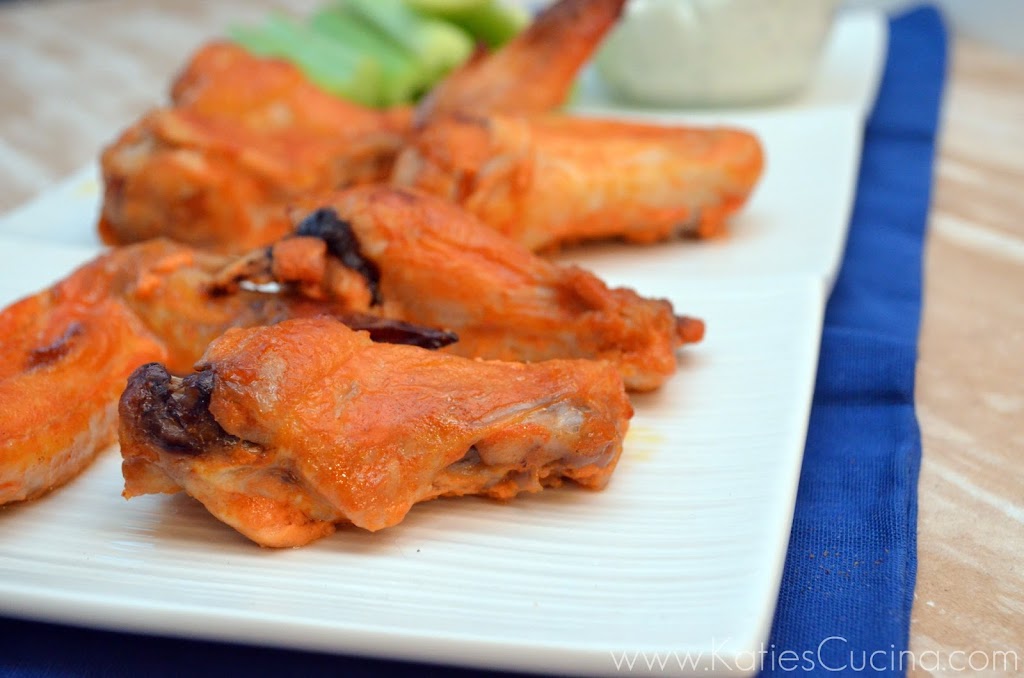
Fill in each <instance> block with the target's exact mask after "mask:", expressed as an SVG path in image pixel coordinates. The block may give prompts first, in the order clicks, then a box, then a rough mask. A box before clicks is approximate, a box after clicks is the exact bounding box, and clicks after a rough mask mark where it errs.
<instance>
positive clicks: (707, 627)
mask: <svg viewBox="0 0 1024 678" xmlns="http://www.w3.org/2000/svg"><path fill="white" fill-rule="evenodd" d="M883 28H884V22H883V21H882V19H881V18H880V17H879V16H877V15H863V14H860V15H849V16H845V17H844V18H843V19H842V20H841V21H840V22H839V24H838V25H837V30H836V32H835V34H834V35H833V39H832V42H831V44H830V48H829V51H828V57H827V59H826V63H825V66H824V67H823V69H822V75H821V78H819V81H818V82H817V83H816V84H815V85H814V87H812V88H811V89H810V90H809V92H808V93H807V95H806V96H805V97H804V98H803V99H801V100H800V101H798V102H795V103H792V104H790V105H787V106H780V107H775V108H772V109H756V110H755V109H750V110H745V111H718V112H703V113H701V114H699V115H675V114H673V115H668V114H659V115H657V116H654V117H655V118H656V119H658V120H661V121H674V120H684V121H697V122H707V121H718V120H721V121H723V122H728V123H731V124H742V125H744V126H747V127H749V128H751V129H753V130H754V131H756V132H757V133H758V134H760V135H761V137H762V139H763V140H764V143H765V146H766V149H767V154H768V168H767V172H766V175H765V178H764V181H763V183H762V185H761V186H760V187H759V189H758V191H757V193H756V195H755V196H754V199H753V201H752V202H751V204H750V206H749V208H748V209H747V210H746V211H745V212H744V213H743V214H742V215H740V216H739V218H738V219H737V220H736V222H735V224H734V227H733V232H732V234H731V236H730V237H728V238H726V239H723V240H720V241H715V242H709V243H672V244H667V245H664V246H659V247H650V248H628V247H622V246H613V245H609V246H601V247H593V248H587V249H583V250H578V251H575V252H573V253H572V254H571V257H570V258H571V260H574V261H578V262H582V263H585V264H586V265H588V266H591V267H593V268H595V269H596V270H597V272H598V273H599V274H601V275H602V276H603V277H605V278H606V279H607V280H608V281H609V282H611V283H613V284H625V285H630V286H633V287H635V288H636V289H638V290H639V291H640V292H641V293H643V294H646V295H651V296H664V297H667V298H669V299H671V300H672V301H673V302H674V303H675V304H676V307H677V309H678V311H679V312H681V313H686V314H691V315H696V316H699V317H702V318H704V319H705V320H706V321H707V323H708V328H709V329H708V336H707V338H706V340H705V341H704V343H702V344H700V345H699V346H697V347H694V348H692V349H688V350H687V351H685V352H684V356H683V359H682V364H681V367H680V373H679V375H678V376H677V377H676V378H674V379H673V380H672V381H670V382H669V384H668V385H667V386H666V387H665V388H663V389H662V390H661V391H659V392H657V393H654V394H649V395H644V396H641V397H636V398H635V399H634V404H635V407H636V416H635V418H634V420H633V423H632V427H631V430H630V434H629V437H628V438H627V441H626V449H625V453H624V455H623V458H622V462H621V464H620V466H619V468H618V470H617V471H616V474H615V477H614V478H613V480H612V483H611V485H610V486H609V487H608V489H607V490H605V491H604V492H599V493H589V492H584V491H577V490H573V489H565V490H557V491H550V492H546V493H542V494H540V495H537V496H529V497H522V498H520V499H517V500H515V501H513V502H510V503H508V504H498V503H495V502H490V501H485V500H476V499H459V500H442V501H437V502H431V503H429V504H426V505H422V506H418V507H417V508H415V509H414V510H413V512H412V513H411V514H410V516H409V517H408V518H407V519H406V521H405V522H404V523H402V524H401V525H399V526H398V527H396V528H393V529H389V530H386V531H384V532H381V533H377V534H368V533H364V532H360V531H357V530H354V529H343V530H341V531H340V532H339V533H338V534H337V535H334V536H332V537H330V538H327V539H324V540H321V541H319V542H316V543H314V544H313V545H311V546H309V547H306V548H303V549H297V550H286V551H268V550H262V549H259V548H256V547H255V546H253V545H252V544H251V543H249V542H248V541H246V540H245V539H243V538H242V537H240V536H239V535H238V534H236V533H235V532H233V531H232V530H231V529H229V528H227V527H225V526H223V525H222V524H220V523H218V522H217V521H215V520H214V519H212V518H211V517H210V516H209V515H208V514H207V513H206V512H205V511H204V510H203V509H202V508H201V507H200V506H199V505H198V504H196V503H195V502H192V501H191V500H189V499H188V498H186V497H141V498H137V499H134V500H132V501H130V502H125V501H124V500H123V499H121V497H120V491H121V487H122V480H121V476H120V468H119V464H120V459H119V455H118V454H117V452H116V450H110V451H108V452H107V453H105V454H104V455H103V456H102V457H101V458H100V460H99V461H98V463H96V464H95V465H94V466H93V467H92V468H90V469H89V470H88V471H87V472H86V473H85V474H84V475H83V476H82V477H81V478H79V479H78V480H76V481H75V482H73V483H71V484H70V485H69V486H68V487H66V488H64V489H62V490H60V491H58V492H55V493H53V494H52V495H50V496H47V497H44V498H43V499H41V500H38V501H34V502H30V503H28V504H25V505H15V506H7V507H3V508H0V613H4V614H10V615H17V616H23V617H30V618H36V619H43V620H49V621H56V622H64V623H74V624H82V625H88V626H96V627H103V628H111V629H123V630H129V631H148V632H155V633H165V634H170V635H180V636H188V637H196V638H214V639H224V640H235V641H240V642H245V643H255V644H267V645H278V646H284V647H293V648H308V649H317V650H325V651H330V652H339V653H353V654H365V655H372V656H381V657H391V658H404V659H412V660H427V661H438V662H446V663H452V664H461V665H468V666H479V667H488V668H499V667H500V668H508V669H518V670H529V671H538V672H553V673H554V672H557V673H573V674H581V673H588V674H596V675H617V674H619V673H621V671H622V670H624V669H622V668H621V666H622V662H623V661H624V660H625V661H626V663H627V664H628V663H629V661H630V660H633V661H636V662H640V663H639V664H635V666H636V667H637V668H640V667H646V666H647V664H646V662H647V661H654V662H655V668H656V670H657V671H658V672H659V673H662V672H664V673H676V674H679V673H683V674H686V673H689V674H696V675H709V674H710V673H712V672H713V673H730V672H731V673H738V674H748V673H751V672H752V669H751V667H752V664H750V661H749V658H751V657H753V654H752V653H756V652H757V650H758V649H759V648H760V644H761V643H762V642H764V640H765V638H766V637H767V633H768V629H769V624H770V622H771V616H772V612H773V609H774V605H775V600H776V597H777V593H778V586H779V579H780V573H781V568H782V563H783V560H784V557H785V551H786V546H787V543H788V536H789V528H790V523H791V519H792V511H793V504H794V498H795V489H796V483H797V479H798V476H799V468H800V459H801V455H802V452H803V445H804V437H805V434H806V429H807V418H808V413H809V407H810V398H811V394H812V390H813V383H814V374H815V368H816V364H817V349H818V342H819V338H820V328H821V316H822V308H823V304H824V298H825V292H826V290H827V288H828V281H829V280H830V279H831V277H832V276H833V275H834V273H835V270H836V266H837V263H838V261H839V256H840V254H841V251H842V243H843V241H844V239H845V227H846V223H847V221H848V218H849V209H850V205H851V204H852V196H853V192H854V180H855V176H856V167H857V162H858V159H859V151H860V129H861V126H862V124H863V115H864V112H865V111H866V110H867V107H868V105H869V103H870V100H871V98H872V97H873V95H874V87H875V83H876V82H877V71H878V69H879V68H880V64H881V62H882V55H883V54H884V45H885V40H884V30H883ZM837 78H839V79H843V78H845V79H846V80H845V82H846V84H847V85H848V86H846V87H843V86H840V84H837V83H836V81H835V80H836V79H837ZM587 101H588V100H587V99H586V98H584V100H583V101H582V102H581V106H584V105H590V106H591V107H592V110H591V109H588V110H587V111H586V112H588V113H590V112H595V111H596V112H600V113H602V114H605V113H608V112H613V113H614V114H615V115H619V116H622V115H640V116H641V117H642V114H639V113H637V112H635V111H624V110H621V109H614V110H611V109H609V108H607V107H606V108H605V109H603V110H599V109H601V106H604V105H605V104H601V102H600V100H599V99H597V98H592V99H590V100H589V104H587ZM599 104H600V105H599ZM648 117H651V116H648ZM98 199H99V195H98V186H97V182H96V178H95V169H94V168H88V169H86V170H84V171H83V172H82V173H80V174H79V175H76V176H75V177H72V178H70V179H69V180H68V181H66V182H64V183H62V184H61V185H59V186H57V187H55V188H54V189H53V190H52V191H49V192H47V193H46V194H44V195H43V196H41V197H40V198H39V199H37V200H36V201H33V202H32V203H30V204H28V205H26V206H24V207H22V208H19V209H18V210H15V211H14V212H12V213H11V214H10V215H9V216H8V217H7V218H6V219H4V220H2V221H0V305H6V304H8V303H10V302H11V301H13V300H14V299H15V298H17V297H19V296H22V295H24V294H28V293H30V292H33V291H35V290H37V289H39V288H40V287H43V286H45V285H47V284H49V283H50V282H52V281H54V280H55V279H57V278H59V277H61V276H63V275H65V274H66V273H67V272H68V271H69V270H70V269H71V268H72V267H73V266H75V265H77V264H78V263H80V262H83V261H85V260H87V259H88V258H90V257H91V256H93V255H94V254H95V253H96V251H98V242H97V241H96V239H95V235H94V219H95V214H96V209H97V202H98ZM645 653H646V654H645ZM662 660H664V661H665V666H664V671H662V670H661V669H660V668H658V667H659V666H660V663H659V662H660V661H662ZM745 662H746V663H745Z"/></svg>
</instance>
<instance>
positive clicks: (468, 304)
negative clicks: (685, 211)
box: [274, 186, 704, 391]
mask: <svg viewBox="0 0 1024 678" xmlns="http://www.w3.org/2000/svg"><path fill="white" fill-rule="evenodd" d="M310 203H311V205H310V207H311V209H310V210H309V211H308V212H302V211H300V212H298V213H297V215H296V222H297V228H298V233H300V234H303V235H307V236H317V237H318V238H320V239H323V240H325V241H326V242H327V244H328V247H327V250H328V252H330V253H331V256H332V257H333V258H334V259H336V260H342V261H346V262H347V263H346V266H347V268H348V270H353V271H360V272H361V279H357V280H356V282H359V283H361V285H362V287H363V288H364V291H363V293H362V294H356V293H355V292H351V291H350V292H348V293H347V294H348V298H349V303H350V304H353V303H354V304H355V305H350V306H349V308H350V310H353V311H365V312H369V313H374V314H377V315H381V316H383V317H386V318H393V319H396V320H403V321H406V322H410V323H414V324H416V325H424V326H427V327H442V328H446V329H449V330H451V331H453V332H455V333H456V334H457V335H458V336H459V341H458V343H456V344H454V345H452V346H450V347H448V348H447V349H446V350H447V351H449V352H452V353H457V354H459V355H464V356H472V357H482V358H489V359H497V360H531V361H536V360H547V359H551V358H590V359H596V360H607V361H609V362H611V363H612V364H614V365H615V366H616V367H617V368H618V369H619V371H620V373H621V374H622V377H623V379H624V380H625V382H626V386H627V387H628V388H630V389H632V390H638V391H646V390H650V389H654V388H657V387H658V386H659V385H661V384H662V383H663V382H664V381H665V380H666V379H667V378H668V377H670V376H671V375H672V374H673V373H674V372H675V370H676V364H677V361H676V350H677V349H678V348H680V347H681V346H682V345H683V344H686V343H691V342H695V341H699V340H700V339H701V337H702V336H703V333H704V325H703V323H702V322H701V321H700V320H697V319H693V318H687V317H677V316H676V315H675V314H674V311H673V308H672V305H671V304H670V303H669V302H668V301H665V300H661V299H645V298H643V297H641V296H640V295H638V294H637V293H636V292H634V291H633V290H630V289H609V288H608V287H607V286H606V285H605V284H604V283H603V282H601V281H600V280H599V279H598V278H597V277H595V276H594V275H593V274H591V273H588V272H587V271H584V270H582V269H580V268H577V267H573V266H559V265H557V264H554V263H552V262H550V261H547V260H545V259H542V258H540V257H538V256H537V255H535V254H533V253H531V252H530V251H529V250H527V249H526V248H525V247H523V246H521V245H518V244H517V243H515V242H513V241H511V240H509V239H508V238H505V237H504V236H502V235H501V234H500V233H498V232H496V231H494V230H492V229H489V228H487V227H485V226H483V225H482V224H480V222H479V221H477V220H476V219H474V218H473V217H472V216H470V215H468V214H467V213H466V212H465V211H463V210H461V209H460V208H458V207H457V206H455V205H453V204H451V203H448V202H446V201H444V200H441V199H439V198H436V197H433V196H429V195H424V194H421V193H418V192H414V191H408V190H403V189H396V188H392V187H387V186H361V187H356V188H352V189H349V190H346V191H342V192H339V193H338V194H336V195H335V196H333V197H331V198H329V199H326V200H317V201H310ZM306 243H307V244H306V245H302V244H301V243H295V244H294V245H293V247H294V248H295V250H296V252H298V251H299V250H300V249H302V248H304V247H307V248H313V247H321V245H320V244H319V243H317V242H316V241H315V240H310V239H307V240H306ZM318 251H319V252H321V253H322V252H323V250H322V249H320V250H318ZM324 256H327V254H326V253H322V254H319V255H318V254H317V253H315V252H313V253H310V254H309V255H307V256H304V257H300V258H301V259H303V260H304V261H306V262H307V264H306V265H309V263H310V262H318V261H320V260H321V259H322V257H324ZM278 259H280V256H279V255H275V256H274V260H278ZM294 268H296V269H298V268H301V266H300V265H296V266H294ZM317 270H324V267H323V265H322V264H317ZM295 275H296V276H298V275H299V274H295ZM304 277H305V278H306V279H308V280H316V279H317V277H318V274H317V273H316V272H315V271H314V272H311V273H309V274H306V275H305V276H304ZM352 284H355V282H353V283H352ZM329 294H331V293H329Z"/></svg>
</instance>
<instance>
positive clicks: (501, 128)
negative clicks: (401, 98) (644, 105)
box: [392, 115, 763, 250]
mask: <svg viewBox="0 0 1024 678" xmlns="http://www.w3.org/2000/svg"><path fill="white" fill-rule="evenodd" d="M762 165H763V157H762V151H761V146H760V144H759V142H758V140H757V138H756V137H754V136H753V135H751V134H749V133H747V132H743V131H739V130H734V129H723V128H717V129H695V128H678V127H663V126H657V125H645V124H638V123H627V122H612V121H604V120H595V119H584V118H568V117H558V116H547V117H533V118H528V117H523V116H505V115H491V116H486V117H473V116H451V117H448V118H445V119H440V120H435V121H433V122H432V123H431V124H430V125H428V126H427V127H426V128H425V129H422V130H420V131H419V132H418V133H417V134H416V135H415V136H414V137H412V138H411V139H410V141H409V145H408V146H407V147H406V148H405V150H404V151H402V153H401V155H399V157H398V160H397V162H396V164H395V169H394V173H393V175H392V181H393V183H395V184H396V185H399V186H409V187H414V188H418V189H420V190H423V191H426V192H429V193H433V194H434V195H439V196H441V197H444V198H446V199H447V200H451V201H453V202H455V203H457V204H459V205H461V206H462V207H464V208H465V209H466V210H468V211H469V212H471V213H472V214H474V215H475V216H477V217H479V218H480V220H481V221H483V222H484V223H486V224H487V225H488V226H491V227H492V228H495V229H497V230H498V231H501V232H502V233H504V234H505V235H507V236H509V237H510V238H512V239H514V240H516V241H518V242H520V243H522V244H523V245H526V246H527V247H529V248H530V249H533V250H546V249H552V248H557V247H559V246H562V245H565V244H569V243H574V242H578V241H582V240H592V239H601V238H622V239H625V240H628V241H631V242H640V243H649V242H655V241H658V240H665V239H668V238H671V237H673V236H677V235H690V236H697V237H707V236H713V235H717V234H719V233H721V232H722V231H723V230H724V228H725V220H726V218H727V217H728V216H729V215H730V214H732V213H733V212H734V211H735V210H737V209H738V208H739V207H740V206H741V205H743V203H744V202H745V201H746V200H747V198H748V196H749V195H750V193H751V191H752V190H753V188H754V186H755V184H756V183H757V180H758V178H759V177H760V175H761V170H762Z"/></svg>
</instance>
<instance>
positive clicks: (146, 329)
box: [0, 240, 455, 505]
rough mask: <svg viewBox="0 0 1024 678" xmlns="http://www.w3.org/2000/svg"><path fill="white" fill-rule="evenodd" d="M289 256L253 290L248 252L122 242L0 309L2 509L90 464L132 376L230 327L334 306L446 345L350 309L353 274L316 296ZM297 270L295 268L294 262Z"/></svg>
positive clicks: (398, 334) (175, 365) (394, 334)
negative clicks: (264, 287) (266, 287)
mask: <svg viewBox="0 0 1024 678" xmlns="http://www.w3.org/2000/svg"><path fill="white" fill-rule="evenodd" d="M289 246H290V243H283V244H282V246H281V248H280V249H281V252H282V254H281V259H282V263H281V264H280V265H278V266H275V267H272V268H271V269H270V270H269V271H268V273H267V274H265V275H261V277H260V279H259V281H255V280H253V281H251V282H253V283H260V284H263V283H265V284H270V285H276V286H277V287H278V290H277V292H276V293H269V292H267V291H259V290H257V289H251V288H250V289H247V288H245V287H243V286H242V285H243V283H246V282H250V281H249V280H248V279H247V275H246V267H247V261H248V259H249V258H229V257H223V256H217V255H213V254H209V253H204V252H198V251H195V250H192V249H191V248H188V247H186V246H183V245H177V244H174V243H171V242H169V241H166V240H154V241H150V242H147V243H142V244H139V245H132V246H129V247H124V248H120V249H115V250H113V251H111V252H109V253H108V254H105V255H103V256H101V257H99V258H98V259H96V260H94V261H92V262H90V263H88V264H86V265H84V266H82V267H81V268H79V269H78V270H77V271H75V272H73V273H72V274H71V275H70V276H68V277H67V278H66V279H64V280H62V281H61V282H59V283H57V284H56V285H54V286H53V287H52V288H50V289H48V290H46V291H43V292H41V293H39V294H36V295H34V296H31V297H28V298H26V299H23V300H22V301H20V302H17V303H15V304H13V305H12V306H9V307H8V308H6V309H4V310H3V311H2V312H0V505H2V504H5V503H7V502H11V501H20V500H24V499H31V498H33V497H36V496H38V495H41V494H43V493H45V492H47V491H49V490H51V489H53V488H55V487H58V486H60V485H62V484H64V483H65V482H67V481H68V480H70V479H71V478H73V477H74V476H75V475H77V474H78V473H79V472H80V471H81V470H82V469H84V468H85V467H86V466H87V465H88V464H89V462H90V461H91V460H92V458H93V457H94V456H95V455H96V453H97V452H98V451H99V450H101V449H103V448H104V447H105V446H107V445H108V444H109V443H110V442H111V441H112V439H113V435H114V431H115V426H116V418H115V416H114V412H115V405H116V403H117V398H118V396H119V395H120V394H121V391H122V389H123V388H124V383H125V379H126V378H127V377H128V375H129V374H130V373H131V372H132V370H134V369H135V368H136V367H138V366H139V365H141V364H143V363H145V362H148V361H153V360H160V361H164V362H166V363H167V364H168V365H169V366H170V367H171V369H173V370H175V371H178V372H187V371H189V370H191V369H192V365H193V364H194V363H195V361H196V360H197V359H198V358H199V357H200V356H201V355H202V353H203V351H204V350H205V349H206V346H207V345H208V344H209V342H210V341H212V340H213V339H214V338H216V337H217V336H219V335H220V334H222V333H223V332H224V331H225V330H226V329H228V328H230V327H237V326H250V325H257V324H265V323H272V322H276V321H278V320H282V319H285V318H293V317H306V316H315V315H320V314H323V313H333V314H335V315H337V316H338V317H340V318H342V319H343V320H344V321H345V322H348V323H349V324H351V325H352V326H354V327H357V328H360V329H366V330H368V331H369V332H370V334H371V336H373V337H374V338H375V339H377V340H381V341H390V342H398V343H415V344H418V345H420V346H426V347H433V348H436V347H440V346H444V345H445V344H448V343H451V342H452V341H454V340H455V336H454V335H453V334H451V333H450V332H443V331H437V330H432V329H428V328H419V327H415V326H413V325H410V324H408V323H402V322H396V321H392V320H387V319H383V318H380V317H375V316H369V315H361V314H358V313H350V312H349V310H348V309H349V308H350V307H351V306H354V305H357V304H358V303H360V302H359V300H358V299H356V300H355V301H350V300H347V299H346V296H345V295H346V290H347V289H356V290H357V292H356V294H357V295H358V294H359V293H360V292H359V290H360V289H361V288H358V287H356V286H354V285H352V284H346V282H345V281H346V278H347V277H354V276H358V274H357V273H353V272H348V271H347V269H344V267H343V266H342V265H341V264H340V263H338V264H336V265H326V264H325V265H326V266H327V267H326V270H325V271H324V272H323V273H322V276H323V277H324V278H326V279H329V280H330V281H331V289H332V292H333V297H332V298H330V299H327V298H323V297H322V296H320V295H317V294H315V293H311V291H310V290H309V288H308V286H306V287H304V286H303V281H302V280H301V279H299V278H296V277H295V276H294V274H293V272H292V270H290V269H289V263H288V262H289V261H292V262H294V257H289V256H287V251H288V249H289ZM292 268H294V265H292Z"/></svg>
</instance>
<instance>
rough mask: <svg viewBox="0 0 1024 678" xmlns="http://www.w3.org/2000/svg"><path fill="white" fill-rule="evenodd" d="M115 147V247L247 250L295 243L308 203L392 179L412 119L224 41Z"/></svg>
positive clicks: (105, 160)
mask: <svg viewBox="0 0 1024 678" xmlns="http://www.w3.org/2000/svg"><path fill="white" fill-rule="evenodd" d="M172 94H173V98H174V103H173V106H171V107H168V108H159V109H156V110H154V111H151V112H149V113H148V114H146V115H145V116H144V117H143V118H142V119H141V120H140V121H139V122H137V123H136V124H135V125H133V126H132V127H130V128H129V129H128V130H127V131H125V132H124V133H123V134H122V135H121V136H120V138H118V139H117V140H116V141H115V142H114V143H113V144H112V145H111V146H109V147H108V148H107V149H106V150H104V152H103V155H102V157H101V161H100V165H101V169H102V173H103V181H104V195H103V207H102V211H101V217H100V233H101V235H102V236H103V239H104V240H105V241H106V242H108V243H111V244H127V243H132V242H138V241H141V240H146V239H149V238H154V237H157V236H166V237H169V238H172V239H174V240H178V241H181V242H187V243H190V244H193V245H197V246H201V247H206V248H210V249H215V250H221V251H235V252H240V251H244V250H247V249H250V248H252V247H256V246H259V245H266V244H268V243H270V242H273V241H274V240H276V239H277V238H280V237H281V236H283V235H285V234H286V233H287V232H288V230H289V227H290V225H289V223H288V220H287V218H286V215H285V211H284V207H285V206H286V205H288V204H289V203H290V202H291V201H292V200H293V199H294V198H295V197H296V196H299V195H303V194H306V193H309V192H317V191H325V190H332V189H336V188H340V187H342V186H346V185H349V184H352V183H359V182H366V181H375V180H380V179H382V178H385V177H386V176H387V174H388V172H389V170H390V166H391V162H392V161H393V160H394V157H395V155H396V153H397V152H398V150H399V149H400V148H401V146H402V144H403V143H404V137H405V134H406V129H407V127H408V121H409V111H408V110H395V111H383V112H382V111H375V110H370V109H367V108H363V107H361V106H358V105H356V104H352V103H349V102H346V101H343V100H341V99H339V98H337V97H334V96H331V95H329V94H327V93H325V92H323V91H321V90H320V89H318V88H317V87H316V86H314V85H313V84H312V83H310V82H309V81H308V80H307V79H306V78H305V77H304V76H303V75H302V73H301V72H300V71H299V70H298V69H297V68H295V67H294V66H292V65H290V64H288V63H285V62H283V61H278V60H275V59H265V58H259V57H255V56H252V55H250V54H249V53H248V52H246V51H245V50H243V49H241V48H240V47H236V46H233V45H229V44H220V43H215V44H212V45H208V46H206V47H204V48H203V49H201V50H200V51H199V52H198V53H197V54H196V55H195V56H194V57H193V59H192V62H191V63H190V64H189V66H188V67H187V68H186V69H185V71H184V73H183V74H182V75H181V76H180V77H179V78H178V80H177V82H176V83H175V85H174V88H173V92H172Z"/></svg>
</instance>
